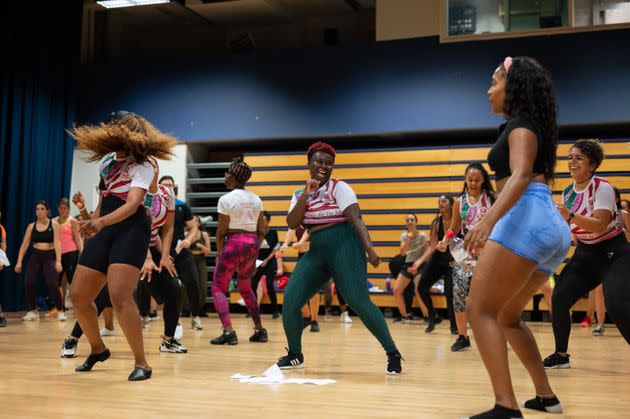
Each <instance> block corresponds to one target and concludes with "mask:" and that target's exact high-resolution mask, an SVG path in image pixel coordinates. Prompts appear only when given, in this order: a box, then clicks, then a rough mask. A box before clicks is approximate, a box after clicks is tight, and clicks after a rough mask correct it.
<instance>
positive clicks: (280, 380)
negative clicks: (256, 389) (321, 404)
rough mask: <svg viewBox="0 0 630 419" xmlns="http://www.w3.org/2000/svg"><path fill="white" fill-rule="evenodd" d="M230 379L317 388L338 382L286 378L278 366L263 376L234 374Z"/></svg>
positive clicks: (272, 367)
mask: <svg viewBox="0 0 630 419" xmlns="http://www.w3.org/2000/svg"><path fill="white" fill-rule="evenodd" d="M230 378H231V379H233V380H239V381H240V382H241V383H249V384H315V385H317V386H324V385H326V384H332V383H336V382H337V381H336V380H331V379H327V378H326V379H318V378H286V377H285V376H284V374H283V373H282V370H280V368H278V365H276V364H273V365H272V366H271V367H269V368H268V369H267V371H265V372H263V373H262V375H261V376H255V375H243V374H234V375H232V376H231V377H230Z"/></svg>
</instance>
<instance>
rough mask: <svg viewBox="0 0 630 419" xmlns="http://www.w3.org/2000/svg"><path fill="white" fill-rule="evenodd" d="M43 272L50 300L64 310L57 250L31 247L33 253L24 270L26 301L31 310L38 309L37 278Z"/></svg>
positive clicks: (56, 306)
mask: <svg viewBox="0 0 630 419" xmlns="http://www.w3.org/2000/svg"><path fill="white" fill-rule="evenodd" d="M40 274H42V275H43V277H44V280H45V281H46V286H47V287H48V293H49V294H50V301H51V303H52V304H53V306H54V307H55V308H56V309H58V310H63V304H62V303H61V293H60V292H59V274H58V273H57V271H56V270H55V251H54V250H38V249H35V248H33V249H31V255H30V256H29V258H28V261H27V262H26V269H25V271H24V288H25V290H26V303H27V304H28V309H29V310H30V311H33V310H37V305H36V298H35V297H36V293H37V279H38V278H39V275H40Z"/></svg>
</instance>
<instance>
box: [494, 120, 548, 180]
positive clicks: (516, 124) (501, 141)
mask: <svg viewBox="0 0 630 419" xmlns="http://www.w3.org/2000/svg"><path fill="white" fill-rule="evenodd" d="M517 128H526V129H528V130H530V131H531V132H533V133H534V134H535V135H536V138H537V140H538V150H537V151H536V160H535V161H534V173H545V166H544V160H543V150H542V138H541V136H540V134H539V133H538V130H537V129H536V126H535V125H534V124H533V123H532V122H531V121H530V119H529V118H528V117H527V116H524V115H523V116H516V117H514V118H512V119H509V120H508V121H506V122H505V123H504V124H502V125H501V126H500V127H499V138H498V139H497V142H496V143H494V145H493V146H492V149H490V152H489V153H488V163H489V164H490V168H491V169H492V170H493V171H494V173H495V179H496V180H497V181H498V180H501V179H504V178H506V177H509V176H510V175H511V174H512V172H511V171H510V144H509V142H508V138H509V137H510V133H511V132H512V131H514V130H515V129H517Z"/></svg>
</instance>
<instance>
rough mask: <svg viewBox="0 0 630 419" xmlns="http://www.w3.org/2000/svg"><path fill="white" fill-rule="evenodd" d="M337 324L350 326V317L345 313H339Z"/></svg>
mask: <svg viewBox="0 0 630 419" xmlns="http://www.w3.org/2000/svg"><path fill="white" fill-rule="evenodd" d="M339 322H340V323H346V324H352V319H351V318H350V315H349V314H348V312H347V311H344V312H343V313H341V315H340V316H339Z"/></svg>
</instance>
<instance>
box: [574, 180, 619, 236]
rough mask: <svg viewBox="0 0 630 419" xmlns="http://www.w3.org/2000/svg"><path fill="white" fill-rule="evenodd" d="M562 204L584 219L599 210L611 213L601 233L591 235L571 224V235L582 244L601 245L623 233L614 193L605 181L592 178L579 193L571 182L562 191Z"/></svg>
mask: <svg viewBox="0 0 630 419" xmlns="http://www.w3.org/2000/svg"><path fill="white" fill-rule="evenodd" d="M562 202H563V203H564V205H565V206H566V207H567V208H568V209H569V211H572V212H573V213H575V214H577V215H582V216H586V217H592V216H593V214H594V213H595V211H596V210H599V209H604V210H608V211H610V212H611V213H612V219H611V220H610V223H609V224H608V226H607V227H606V230H604V232H603V233H591V232H589V231H586V230H583V229H582V228H581V227H578V226H577V225H575V224H573V223H571V233H573V234H574V235H575V237H576V238H577V239H578V240H579V241H581V242H582V243H585V244H596V243H601V242H603V241H605V240H608V239H611V238H613V237H615V236H617V235H618V234H621V233H623V224H622V222H621V217H620V214H619V211H618V210H617V203H616V201H615V191H614V190H613V187H612V185H611V184H610V182H608V181H607V180H606V179H604V178H601V177H599V176H593V178H592V179H591V181H590V182H589V184H588V186H587V187H586V188H584V189H583V190H581V191H576V190H575V182H573V183H572V184H570V185H569V186H567V187H566V188H564V190H563V191H562Z"/></svg>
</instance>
